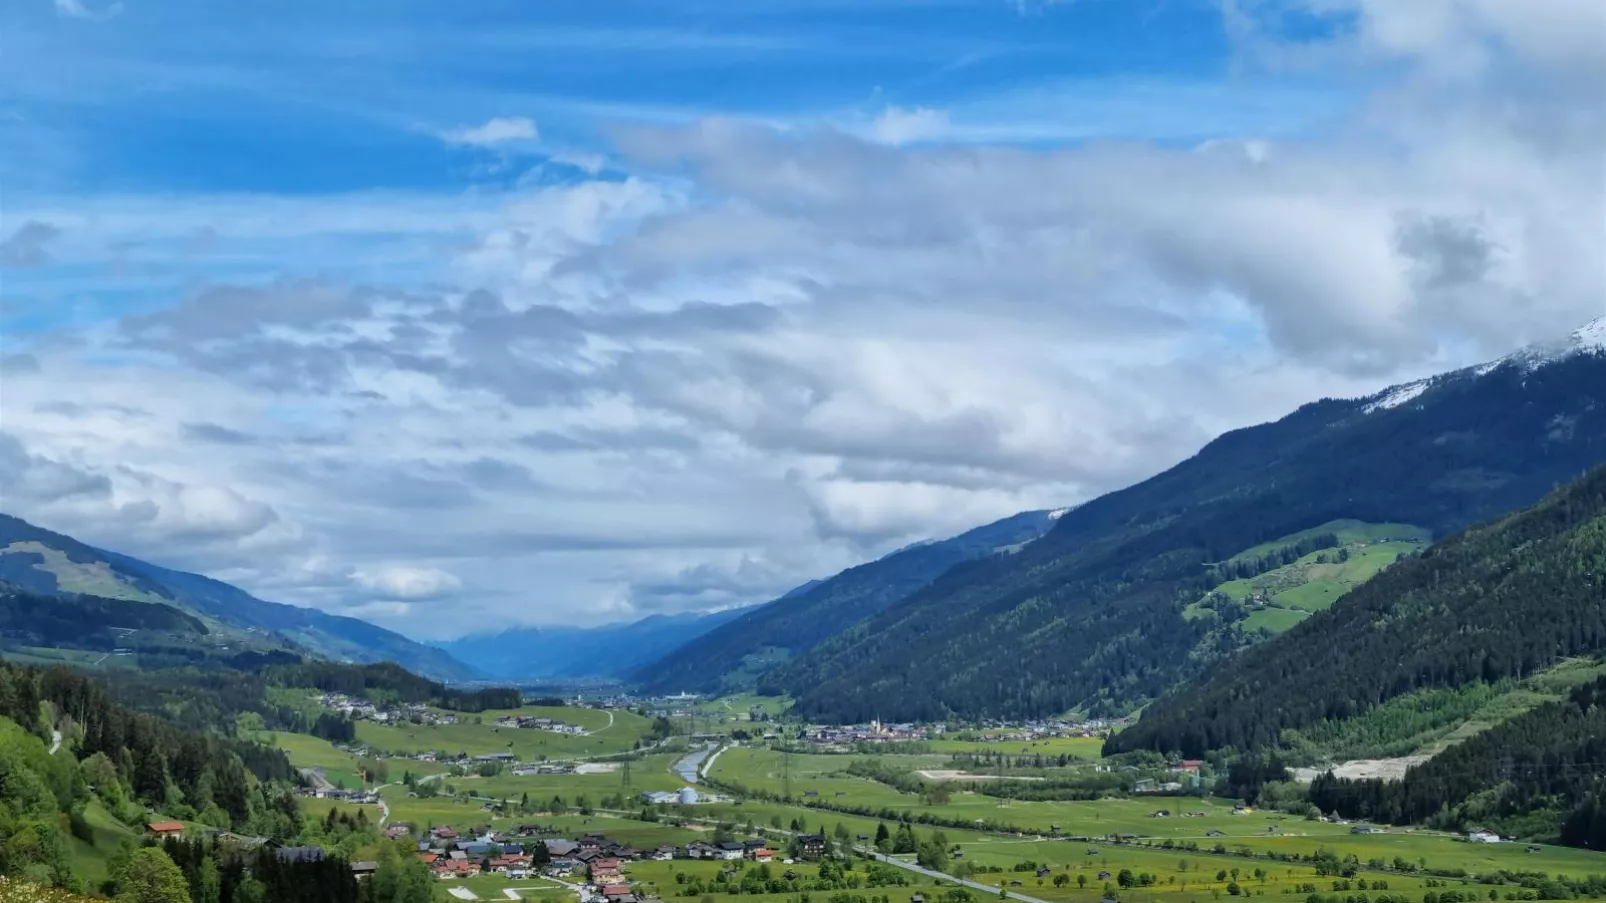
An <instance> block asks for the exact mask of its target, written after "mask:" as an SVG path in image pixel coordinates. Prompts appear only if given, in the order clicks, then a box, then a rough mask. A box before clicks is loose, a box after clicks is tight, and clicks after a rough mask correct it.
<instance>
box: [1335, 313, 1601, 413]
mask: <svg viewBox="0 0 1606 903" xmlns="http://www.w3.org/2000/svg"><path fill="white" fill-rule="evenodd" d="M1578 354H1606V317H1600V318H1598V319H1595V320H1592V321H1590V322H1588V323H1586V324H1584V325H1583V326H1580V327H1578V328H1577V329H1575V330H1573V331H1572V332H1571V333H1569V334H1568V335H1567V337H1566V338H1564V339H1558V340H1554V341H1549V342H1539V343H1536V344H1533V345H1529V346H1528V347H1526V348H1524V349H1522V350H1521V351H1515V352H1513V353H1511V354H1508V355H1506V356H1505V357H1502V358H1499V359H1498V360H1493V361H1490V362H1488V363H1486V364H1479V365H1477V366H1475V367H1468V368H1466V369H1465V370H1459V371H1456V372H1457V373H1471V374H1472V375H1473V376H1483V375H1485V374H1488V373H1491V372H1493V371H1494V370H1496V369H1498V368H1500V367H1502V366H1504V365H1506V364H1513V365H1516V366H1518V367H1521V368H1522V369H1523V370H1524V371H1531V370H1536V369H1538V368H1540V367H1543V366H1545V365H1546V364H1552V363H1555V362H1556V361H1561V360H1566V359H1567V358H1570V357H1572V356H1574V355H1578ZM1444 375H1445V376H1450V375H1452V374H1444ZM1440 378H1441V377H1438V376H1430V377H1428V378H1427V379H1419V380H1415V381H1413V382H1408V383H1401V384H1400V385H1397V386H1390V387H1389V388H1387V389H1384V390H1383V391H1381V392H1379V393H1377V394H1376V395H1370V396H1367V397H1366V398H1363V399H1361V400H1362V401H1364V402H1366V406H1365V407H1364V408H1362V409H1361V410H1362V412H1364V413H1367V414H1371V413H1374V412H1376V411H1386V410H1388V409H1390V408H1397V407H1399V406H1401V405H1403V404H1406V403H1407V402H1410V401H1412V400H1413V399H1415V398H1416V397H1417V396H1419V395H1421V394H1422V393H1423V392H1426V391H1427V390H1428V389H1430V388H1432V387H1433V384H1434V382H1435V381H1436V380H1438V379H1440Z"/></svg>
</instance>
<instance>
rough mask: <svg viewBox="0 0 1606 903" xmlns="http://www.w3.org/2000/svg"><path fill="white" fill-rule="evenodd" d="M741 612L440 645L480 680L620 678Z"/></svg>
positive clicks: (532, 630) (538, 630) (509, 633)
mask: <svg viewBox="0 0 1606 903" xmlns="http://www.w3.org/2000/svg"><path fill="white" fill-rule="evenodd" d="M742 613H743V610H742V609H731V610H728V611H719V612H713V613H709V614H704V613H692V614H679V615H651V616H649V617H645V618H642V619H641V620H639V621H632V622H630V623H628V624H605V625H603V626H601V627H515V628H512V629H510V630H504V631H501V632H499V633H485V634H476V635H474V636H466V637H463V638H461V639H457V640H453V641H451V642H447V643H442V644H440V645H441V648H442V649H445V650H446V651H447V652H449V653H451V655H452V656H453V657H454V658H457V659H458V660H460V661H464V662H470V663H472V665H473V667H474V669H475V671H477V672H479V673H480V674H481V675H482V676H484V677H486V678H492V679H501V680H542V679H548V678H579V677H620V676H623V675H624V674H625V673H627V672H629V671H630V670H631V669H633V668H636V667H638V666H640V665H643V664H645V663H647V662H650V661H653V660H655V659H657V658H658V657H659V656H661V655H663V654H664V653H665V652H668V651H669V650H671V649H674V648H676V647H677V646H680V645H681V644H682V643H685V642H687V641H689V640H692V639H694V638H696V637H699V636H702V635H703V634H705V633H707V632H708V631H710V630H713V629H714V628H716V627H719V626H720V625H721V624H724V623H726V622H728V621H730V620H731V619H732V618H735V617H738V616H740V615H741V614H742Z"/></svg>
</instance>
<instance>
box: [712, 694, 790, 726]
mask: <svg viewBox="0 0 1606 903" xmlns="http://www.w3.org/2000/svg"><path fill="white" fill-rule="evenodd" d="M791 707H792V700H791V698H790V697H787V696H758V695H755V694H752V693H741V694H737V695H735V696H721V697H719V698H717V699H707V700H704V701H702V702H700V703H698V704H697V710H698V711H700V712H704V713H706V714H711V715H727V716H731V717H736V718H740V719H742V720H746V719H747V716H748V713H749V712H751V711H752V710H753V709H755V708H756V709H758V710H759V711H761V712H763V713H764V714H766V715H769V716H770V717H771V718H773V717H775V716H776V715H779V714H781V713H782V712H785V711H786V710H787V709H789V708H791Z"/></svg>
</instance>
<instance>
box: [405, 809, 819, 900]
mask: <svg viewBox="0 0 1606 903" xmlns="http://www.w3.org/2000/svg"><path fill="white" fill-rule="evenodd" d="M412 831H413V826H412V825H409V824H406V823H400V824H395V825H392V826H390V827H389V828H387V829H386V831H385V834H386V836H387V837H391V838H402V837H407V836H409V835H410V834H411V833H412ZM541 833H543V832H542V831H541V830H540V829H539V828H538V827H535V826H532V825H519V826H517V827H515V828H513V829H512V830H510V831H506V832H492V831H482V832H478V833H475V832H469V833H467V834H460V833H459V832H458V831H456V830H455V829H453V828H449V827H444V826H442V827H436V828H432V829H430V830H429V831H427V832H426V833H425V834H424V836H423V837H422V838H421V839H420V840H419V842H418V858H419V859H420V860H421V861H422V862H423V863H424V864H425V865H427V866H429V868H430V871H431V872H432V873H433V874H434V875H435V876H436V877H438V878H444V879H453V878H471V877H474V876H476V875H480V874H485V873H496V874H503V875H506V876H507V877H508V878H511V879H514V880H523V879H527V878H532V877H537V876H541V877H547V878H552V879H554V880H557V881H559V882H562V883H565V884H568V885H570V886H572V887H574V888H575V889H576V890H579V891H580V892H581V895H582V897H583V898H584V899H585V900H587V901H593V903H648V901H646V900H644V898H641V897H639V896H638V895H637V894H636V893H635V892H634V891H633V890H632V889H631V887H630V879H629V876H628V874H627V872H628V869H629V867H630V863H632V862H640V861H643V860H659V861H664V860H671V859H702V860H731V861H734V860H741V859H746V860H749V861H752V862H774V861H776V860H777V859H780V857H781V856H783V855H785V854H782V853H777V852H776V851H774V850H772V849H770V846H769V842H768V841H766V840H764V839H762V838H753V839H750V840H727V841H723V842H707V841H701V840H694V841H692V842H690V843H688V844H686V845H684V846H676V845H674V844H664V845H661V846H658V847H655V848H653V849H637V848H635V847H631V846H629V845H627V844H622V843H619V842H617V841H613V840H609V839H608V838H607V837H605V836H604V835H603V834H601V833H600V832H593V833H589V834H585V835H583V836H582V837H580V838H578V839H576V840H567V839H563V838H550V837H548V838H543V837H540V836H539V835H540V834H541ZM797 846H798V855H799V856H801V857H802V858H804V859H811V860H813V859H820V858H823V857H824V856H825V855H826V853H827V851H828V850H829V845H828V844H827V842H826V839H825V835H824V834H806V835H800V836H799V837H798V838H797ZM538 847H539V849H538ZM528 851H536V852H537V853H544V855H531V853H530V852H528ZM781 861H783V862H791V861H792V860H790V859H781Z"/></svg>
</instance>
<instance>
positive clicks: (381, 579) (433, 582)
mask: <svg viewBox="0 0 1606 903" xmlns="http://www.w3.org/2000/svg"><path fill="white" fill-rule="evenodd" d="M352 580H353V581H354V582H355V583H356V584H357V585H358V586H360V587H362V588H363V589H365V590H368V591H369V592H371V593H374V594H375V595H377V596H379V597H381V598H384V599H391V600H418V599H432V598H434V597H436V596H441V595H445V594H447V593H450V592H452V591H454V590H457V589H459V588H461V587H462V585H463V582H462V581H461V580H458V579H457V577H455V576H453V575H452V574H450V573H448V572H446V571H443V570H439V569H437V568H420V567H408V566H406V565H380V566H377V567H375V568H374V569H372V570H360V571H357V572H356V573H355V574H353V575H352Z"/></svg>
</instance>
